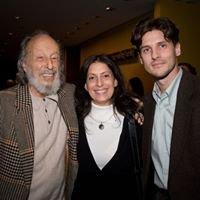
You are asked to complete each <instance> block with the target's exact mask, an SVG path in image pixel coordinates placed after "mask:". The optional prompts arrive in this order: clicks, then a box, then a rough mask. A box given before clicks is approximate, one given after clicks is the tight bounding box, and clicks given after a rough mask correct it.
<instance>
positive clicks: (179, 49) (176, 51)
mask: <svg viewBox="0 0 200 200" xmlns="http://www.w3.org/2000/svg"><path fill="white" fill-rule="evenodd" d="M175 54H176V56H180V55H181V44H180V43H179V42H178V43H177V44H176V45H175Z"/></svg>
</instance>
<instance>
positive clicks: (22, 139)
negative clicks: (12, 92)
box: [15, 86, 34, 187]
mask: <svg viewBox="0 0 200 200" xmlns="http://www.w3.org/2000/svg"><path fill="white" fill-rule="evenodd" d="M15 128H16V136H17V140H18V143H19V154H20V156H21V161H22V170H23V173H24V178H25V182H26V184H27V187H29V186H30V184H31V179H32V172H33V164H34V126H33V110H32V102H31V96H30V93H29V89H28V86H18V89H17V95H16V111H15Z"/></svg>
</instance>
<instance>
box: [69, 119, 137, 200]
mask: <svg viewBox="0 0 200 200" xmlns="http://www.w3.org/2000/svg"><path fill="white" fill-rule="evenodd" d="M78 161H79V170H78V175H77V180H76V182H75V186H74V191H73V195H72V199H73V200H77V199H79V200H80V199H83V200H85V199H86V200H90V199H92V200H97V199H101V200H106V199H109V200H111V199H125V200H128V199H132V200H134V199H137V198H136V187H135V186H136V183H135V173H134V167H133V160H132V152H131V146H130V137H129V133H128V119H127V118H126V117H125V119H124V124H123V129H122V133H121V136H120V140H119V144H118V148H117V151H116V152H115V154H114V155H113V157H112V158H111V160H110V161H109V162H108V163H107V164H106V165H105V166H104V168H103V169H102V170H101V169H99V167H98V166H97V164H96V162H95V160H94V158H93V155H92V153H91V151H90V148H89V145H88V141H87V138H86V135H85V131H84V130H80V136H79V143H78Z"/></svg>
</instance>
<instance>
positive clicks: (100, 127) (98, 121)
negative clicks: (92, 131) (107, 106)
mask: <svg viewBox="0 0 200 200" xmlns="http://www.w3.org/2000/svg"><path fill="white" fill-rule="evenodd" d="M112 116H113V114H112V115H111V116H110V117H109V118H108V119H107V120H105V121H100V120H97V119H95V118H94V117H93V116H92V115H89V117H90V118H91V119H92V120H94V121H95V122H97V123H98V124H99V125H98V128H99V129H100V130H103V129H104V127H105V126H104V123H106V122H108V121H110V120H111V118H112Z"/></svg>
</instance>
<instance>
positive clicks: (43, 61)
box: [0, 31, 78, 200]
mask: <svg viewBox="0 0 200 200" xmlns="http://www.w3.org/2000/svg"><path fill="white" fill-rule="evenodd" d="M61 57H62V56H61V50H60V46H59V44H58V43H57V42H56V40H55V39H53V38H52V37H51V36H50V35H49V34H48V33H47V32H44V31H39V32H35V33H33V34H32V35H30V36H28V37H26V38H25V39H24V40H23V41H22V43H21V52H20V56H19V60H18V75H19V77H18V80H19V84H18V85H16V86H14V87H12V88H9V89H7V90H4V91H1V92H0V197H1V199H20V200H25V199H28V200H35V199H48V200H53V199H56V200H64V199H65V200H67V199H70V195H71V191H72V187H73V184H74V179H75V177H76V172H77V158H76V142H77V139H78V124H77V118H76V113H75V107H74V89H75V88H74V86H73V85H71V84H68V83H65V81H64V78H63V77H64V74H63V62H62V59H61Z"/></svg>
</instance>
